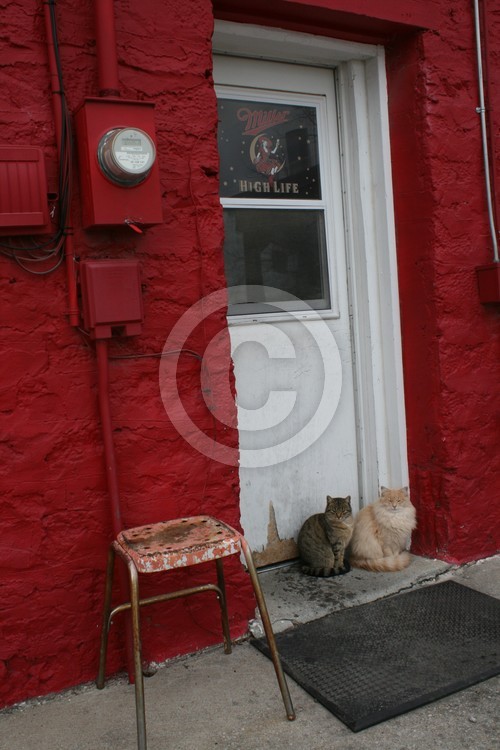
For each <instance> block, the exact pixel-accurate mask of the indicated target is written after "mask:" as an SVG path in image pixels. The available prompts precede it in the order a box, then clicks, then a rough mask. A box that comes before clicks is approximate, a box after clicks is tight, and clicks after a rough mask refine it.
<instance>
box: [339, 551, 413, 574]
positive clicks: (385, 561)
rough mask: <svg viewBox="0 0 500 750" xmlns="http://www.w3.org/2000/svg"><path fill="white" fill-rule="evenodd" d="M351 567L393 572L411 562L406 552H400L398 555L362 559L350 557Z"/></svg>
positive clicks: (402, 568)
mask: <svg viewBox="0 0 500 750" xmlns="http://www.w3.org/2000/svg"><path fill="white" fill-rule="evenodd" d="M350 560H351V565H352V566H353V568H363V570H371V571H373V572H374V573H377V572H380V573H395V572H396V571H397V570H404V568H407V567H408V565H409V564H410V562H411V557H410V555H409V553H408V552H401V553H400V554H398V555H388V556H387V557H376V558H373V559H363V558H358V559H356V558H355V557H352V556H351V558H350Z"/></svg>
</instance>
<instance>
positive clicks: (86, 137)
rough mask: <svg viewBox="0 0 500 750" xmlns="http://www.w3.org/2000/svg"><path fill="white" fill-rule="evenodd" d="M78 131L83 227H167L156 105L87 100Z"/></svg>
mask: <svg viewBox="0 0 500 750" xmlns="http://www.w3.org/2000/svg"><path fill="white" fill-rule="evenodd" d="M75 126H76V137H77V146H78V157H79V164H80V185H81V199H82V221H83V226H84V227H85V228H90V227H104V226H124V225H127V224H132V225H137V226H139V227H140V226H148V225H151V224H159V223H161V221H162V220H163V216H162V209H161V188H160V173H159V168H158V162H157V158H156V139H155V127H154V104H152V103H151V102H137V101H127V100H122V99H105V98H90V99H86V100H85V102H84V103H83V105H82V106H81V107H80V109H79V110H78V111H77V113H76V115H75Z"/></svg>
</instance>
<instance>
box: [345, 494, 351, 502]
mask: <svg viewBox="0 0 500 750" xmlns="http://www.w3.org/2000/svg"><path fill="white" fill-rule="evenodd" d="M344 500H347V502H348V503H350V502H351V496H350V495H347V497H344Z"/></svg>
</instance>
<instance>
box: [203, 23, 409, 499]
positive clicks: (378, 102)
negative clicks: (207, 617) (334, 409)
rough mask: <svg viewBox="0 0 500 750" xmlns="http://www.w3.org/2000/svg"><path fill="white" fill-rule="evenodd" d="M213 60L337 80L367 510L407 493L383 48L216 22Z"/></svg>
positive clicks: (361, 467) (361, 475) (361, 476)
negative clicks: (300, 70) (310, 70)
mask: <svg viewBox="0 0 500 750" xmlns="http://www.w3.org/2000/svg"><path fill="white" fill-rule="evenodd" d="M213 52H214V54H226V55H231V56H238V57H250V58H259V59H268V60H273V61H281V62H290V63H300V64H301V65H312V66H315V67H326V68H330V69H333V70H335V75H336V80H337V88H338V107H339V112H338V119H339V133H340V140H341V151H342V169H343V181H344V211H345V231H346V252H347V259H346V260H347V269H348V287H349V296H350V315H351V325H352V336H353V349H354V357H355V368H354V369H355V376H354V377H355V386H356V410H357V419H358V425H357V427H358V429H357V434H358V443H359V444H358V455H359V457H360V458H359V491H360V504H361V505H365V504H367V503H369V502H371V501H373V500H374V499H375V498H376V497H377V494H378V491H379V487H380V486H381V485H385V486H388V487H391V486H392V487H397V486H399V487H400V486H403V485H407V484H408V462H407V452H406V421H405V406H404V392H403V371H402V356H401V332H400V319H399V292H398V279H397V260H396V240H395V231H394V212H393V196H392V181H391V159H390V143H389V117H388V110H387V83H386V74H385V54H384V48H383V47H380V46H375V45H368V44H358V43H354V42H345V41H340V40H335V39H330V38H326V37H318V36H312V35H309V34H302V33H298V32H290V31H284V30H281V29H269V28H264V27H261V26H255V25H250V24H237V23H233V22H229V21H216V23H215V31H214V36H213Z"/></svg>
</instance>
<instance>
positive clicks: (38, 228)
mask: <svg viewBox="0 0 500 750" xmlns="http://www.w3.org/2000/svg"><path fill="white" fill-rule="evenodd" d="M52 231H53V228H52V224H51V222H50V217H49V209H48V201H47V179H46V176H45V161H44V157H43V151H42V149H41V148H37V147H36V146H0V235H15V234H16V235H18V234H50V233H51V232H52Z"/></svg>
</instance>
